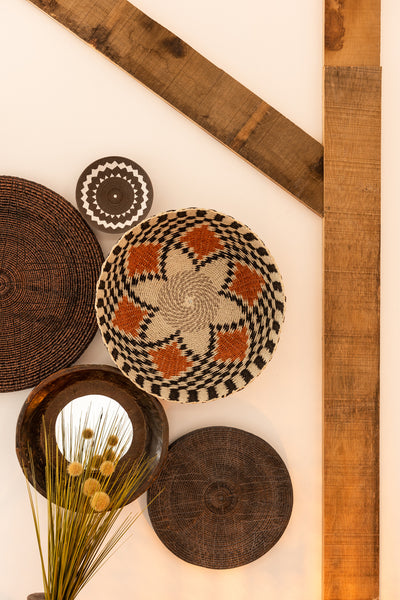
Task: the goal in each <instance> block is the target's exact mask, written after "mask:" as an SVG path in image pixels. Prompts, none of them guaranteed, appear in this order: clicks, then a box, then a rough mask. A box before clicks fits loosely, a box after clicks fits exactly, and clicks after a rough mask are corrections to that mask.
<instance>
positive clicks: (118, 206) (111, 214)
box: [76, 156, 153, 234]
mask: <svg viewBox="0 0 400 600" xmlns="http://www.w3.org/2000/svg"><path fill="white" fill-rule="evenodd" d="M152 202H153V186H152V184H151V181H150V178H149V176H148V175H147V173H146V171H145V170H144V169H142V167H141V166H140V165H138V164H137V163H135V162H133V161H132V160H130V159H129V158H123V157H122V156H106V157H105V158H100V159H99V160H96V161H95V162H93V163H91V164H90V165H89V166H88V167H86V169H85V170H84V171H83V173H82V175H81V176H80V178H79V180H78V183H77V186H76V203H77V205H78V208H79V210H80V211H81V213H82V214H83V216H84V217H85V219H86V220H87V221H88V222H89V223H90V224H91V225H93V226H94V227H96V228H97V229H100V230H101V231H106V232H107V233H119V234H121V233H123V232H124V231H127V230H128V229H131V227H133V226H134V225H136V224H137V223H140V222H141V221H143V219H144V218H145V217H146V216H147V214H148V213H149V211H150V208H151V205H152Z"/></svg>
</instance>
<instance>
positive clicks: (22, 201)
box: [0, 177, 103, 392]
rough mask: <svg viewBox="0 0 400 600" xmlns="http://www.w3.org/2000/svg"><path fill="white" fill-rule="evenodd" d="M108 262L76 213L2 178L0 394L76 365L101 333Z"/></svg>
mask: <svg viewBox="0 0 400 600" xmlns="http://www.w3.org/2000/svg"><path fill="white" fill-rule="evenodd" d="M102 262H103V255H102V252H101V248H100V246H99V244H98V242H97V240H96V238H95V236H94V235H93V233H92V231H91V230H90V228H89V226H88V225H87V224H86V222H85V221H84V219H83V218H82V217H81V215H80V214H79V212H78V211H77V210H76V209H75V208H74V207H73V206H72V205H71V204H70V203H69V202H67V201H66V200H64V198H62V197H61V196H59V195H58V194H56V193H55V192H52V191H51V190H49V189H47V188H45V187H44V186H42V185H39V184H37V183H33V182H31V181H26V180H24V179H19V178H16V177H0V392H9V391H14V390H20V389H25V388H27V387H31V386H34V385H36V384H37V383H39V381H41V380H42V379H44V378H45V377H47V375H50V373H53V372H54V371H57V370H58V369H60V368H62V367H65V366H68V365H70V364H72V363H73V362H74V361H75V360H77V358H79V356H80V355H81V354H82V352H83V351H84V350H85V349H86V347H87V346H88V344H89V342H90V341H91V340H92V338H93V336H94V334H95V333H96V331H97V327H96V316H95V311H94V309H93V305H94V299H95V288H96V281H97V278H98V276H99V273H100V269H101V264H102Z"/></svg>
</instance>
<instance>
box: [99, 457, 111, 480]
mask: <svg viewBox="0 0 400 600" xmlns="http://www.w3.org/2000/svg"><path fill="white" fill-rule="evenodd" d="M114 471H115V465H114V463H113V462H111V460H105V461H104V462H103V463H101V465H100V473H101V474H102V475H103V476H104V477H110V475H112V474H113V473H114Z"/></svg>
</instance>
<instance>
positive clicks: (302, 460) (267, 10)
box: [0, 0, 400, 600]
mask: <svg viewBox="0 0 400 600" xmlns="http://www.w3.org/2000/svg"><path fill="white" fill-rule="evenodd" d="M322 4H323V3H322V2H321V1H320V0H302V2H299V1H298V0H286V2H280V3H278V2H265V1H263V0H248V1H247V2H246V3H245V2H243V1H242V0H240V1H239V0H218V2H215V0H201V1H200V0H190V1H189V2H188V0H168V2H166V1H165V0H140V1H138V2H137V5H138V6H139V8H141V9H142V10H144V11H145V12H147V13H148V14H149V15H150V16H152V17H153V18H155V19H156V20H158V21H159V22H161V23H162V24H164V25H165V26H166V27H169V28H170V29H171V30H172V31H174V33H176V34H177V35H179V36H181V37H182V38H183V39H184V40H185V41H187V42H188V43H190V44H191V45H192V46H193V47H195V48H196V49H197V50H199V51H200V52H201V53H203V54H204V55H206V56H207V57H208V58H209V59H210V60H212V61H213V62H215V63H216V64H217V65H218V66H220V67H221V68H223V69H225V70H226V71H227V72H228V73H230V74H231V75H233V76H234V77H236V78H237V79H239V80H240V81H241V82H242V83H244V84H245V85H247V86H248V87H249V88H250V89H252V90H253V91H254V92H256V93H258V94H259V95H260V96H261V97H263V98H264V99H265V100H267V101H268V102H269V103H270V104H271V105H272V106H274V107H275V108H277V109H278V110H280V111H281V112H283V113H284V114H285V115H286V116H287V117H289V118H291V119H292V120H294V121H295V122H296V123H297V124H298V125H299V126H301V127H302V128H304V129H305V130H306V131H307V132H308V133H310V134H311V135H313V136H314V137H316V138H317V139H319V140H321V137H322V134H321V128H322V126H321V121H322V103H321V98H322V69H321V67H322V21H323V17H322ZM386 4H387V9H388V13H389V15H390V12H392V13H393V12H394V10H397V8H395V7H394V0H386ZM399 16H400V15H399V14H398V10H397V17H399ZM398 22H399V19H398V18H397V20H395V19H394V18H393V16H392V17H390V16H388V17H387V24H386V31H387V33H388V37H389V38H390V39H392V41H393V40H394V39H395V36H396V35H397V33H396V30H395V24H396V23H398ZM389 46H390V40H389V42H388V43H387V45H386V49H385V50H386V53H388V54H389ZM397 50H398V48H397ZM0 56H1V60H0V86H1V87H0V116H1V118H0V136H1V141H0V174H8V175H16V176H20V177H25V178H28V179H31V180H33V181H37V182H39V183H42V184H44V185H46V186H48V187H50V188H52V189H54V190H55V191H57V192H58V193H60V194H61V195H63V196H64V197H65V198H67V199H68V200H70V201H71V202H72V203H74V191H75V185H76V181H77V179H78V177H79V175H80V173H81V171H82V170H83V169H84V168H85V167H86V166H87V165H88V164H89V163H90V162H91V161H93V160H95V159H96V158H99V157H101V156H107V155H112V154H117V155H122V156H124V155H125V156H127V157H130V158H132V159H133V160H135V161H136V162H138V163H139V164H141V165H142V166H143V167H144V168H145V169H146V171H147V172H148V173H149V175H150V177H151V179H152V181H153V184H154V188H155V199H154V205H153V211H152V213H153V214H154V213H156V212H161V211H163V210H166V209H170V208H179V207H187V206H196V205H197V206H202V207H204V206H209V207H212V208H216V209H218V210H220V211H223V212H226V213H227V214H231V215H234V216H235V217H236V218H237V219H238V220H239V221H242V222H244V223H246V224H247V225H248V226H249V227H250V228H252V229H253V230H254V232H255V233H257V234H258V235H259V236H260V237H261V238H262V239H263V240H264V241H265V243H266V245H267V247H268V248H269V249H270V251H271V253H272V254H273V256H274V257H275V259H276V262H277V264H278V266H279V268H280V270H281V273H282V275H283V279H284V283H285V290H286V294H287V297H288V301H287V312H286V321H285V324H284V327H283V329H282V336H281V340H280V342H279V345H278V348H277V351H276V354H275V356H274V357H273V359H272V361H271V363H270V364H269V365H268V367H267V369H266V370H265V371H264V372H263V373H262V375H261V376H260V377H259V378H258V379H256V380H255V381H254V382H252V383H251V384H250V385H249V386H248V387H247V388H245V389H244V390H242V391H240V392H239V393H237V394H236V395H232V396H230V397H228V398H225V399H221V400H217V401H215V402H212V403H209V404H207V405H201V406H182V405H174V404H169V403H167V402H164V403H163V406H164V408H165V410H166V412H167V416H168V418H169V422H170V432H171V440H174V439H176V438H177V437H178V436H180V435H182V434H184V433H186V432H188V431H190V430H192V429H195V428H198V427H202V426H205V425H214V424H216V425H217V424H218V425H232V426H235V427H240V428H242V429H246V430H248V431H251V432H253V433H255V434H257V435H259V436H261V437H263V438H264V439H265V440H267V441H268V442H269V443H270V444H272V446H274V447H275V449H276V450H277V451H278V452H279V453H280V455H281V456H282V458H283V459H284V461H285V462H286V464H287V467H288V469H289V472H290V474H291V477H292V481H293V486H294V509H293V515H292V519H291V521H290V523H289V526H288V528H287V531H286V532H285V534H284V536H283V537H282V539H281V540H280V542H279V543H278V544H277V545H276V546H275V547H274V548H273V549H272V550H271V551H270V552H269V553H267V554H266V555H265V556H263V557H261V558H260V559H258V560H257V561H255V562H254V563H252V564H250V565H247V566H245V567H241V568H238V569H234V570H227V571H213V570H207V569H202V568H200V567H195V566H193V565H189V564H187V563H184V562H183V561H181V560H180V559H179V558H177V557H175V556H174V555H173V554H171V553H170V552H169V551H168V550H167V549H166V548H165V547H164V546H163V545H162V544H161V542H159V540H158V538H157V537H156V536H155V534H154V532H153V530H152V528H151V525H150V524H149V521H148V518H147V515H146V516H144V517H142V518H141V519H140V520H139V521H138V522H137V523H136V525H135V530H134V535H133V537H132V538H131V539H129V540H128V542H127V543H126V544H125V545H124V546H123V548H122V549H121V550H120V552H119V553H118V554H117V555H116V556H115V557H114V558H113V559H111V561H110V562H109V563H108V564H107V565H106V566H105V568H104V570H103V571H101V572H100V573H99V574H98V575H97V576H96V578H94V580H93V581H92V583H91V584H89V586H88V587H87V589H86V590H85V591H84V592H82V594H81V596H80V597H81V598H82V600H94V599H96V600H101V599H102V598H104V599H106V598H120V599H125V598H130V597H135V598H137V599H138V600H139V599H140V600H155V599H158V598H162V599H163V600H172V599H174V600H200V599H203V598H205V597H208V596H215V597H219V598H222V599H225V598H226V599H228V598H229V599H230V600H245V599H246V600H247V599H251V600H261V599H264V598H267V597H272V598H279V599H280V600H319V598H320V597H321V582H320V579H321V470H322V465H321V444H322V441H321V292H322V280H321V269H322V264H321V257H322V240H321V231H322V222H321V220H320V219H319V217H317V216H316V215H314V214H313V213H312V212H311V211H309V210H307V209H305V208H304V207H303V206H302V205H301V204H300V203H299V202H297V201H296V200H294V199H293V198H291V197H290V196H289V195H288V194H286V193H285V192H284V191H282V190H281V189H279V188H278V187H277V186H276V185H274V184H273V183H271V182H270V181H269V180H268V179H266V178H265V177H264V176H263V175H261V174H260V173H258V172H257V171H256V170H255V169H253V168H252V167H251V166H249V165H247V164H246V163H245V162H244V161H243V160H241V159H240V158H238V157H236V156H235V155H233V154H232V153H231V152H229V151H228V150H226V149H225V148H224V147H223V146H222V145H221V144H219V143H218V142H216V141H215V140H213V139H212V138H211V137H209V136H208V135H207V134H206V133H204V132H203V131H201V130H200V129H199V128H198V127H197V126H196V125H194V124H192V123H191V122H189V121H188V120H187V119H184V118H183V117H182V116H181V115H180V114H178V113H177V112H176V111H175V110H174V109H172V108H171V107H169V106H167V105H166V104H165V103H164V102H163V101H161V100H160V99H158V98H157V97H156V96H154V95H153V94H152V93H151V92H149V91H148V90H146V89H144V88H143V87H142V86H141V85H139V84H138V83H137V82H135V81H134V80H133V79H132V78H131V77H130V76H128V75H127V74H126V73H124V72H123V71H121V70H119V69H118V68H116V67H115V66H114V65H112V64H111V63H109V62H108V61H107V60H105V59H104V57H102V56H101V55H100V54H98V53H96V52H94V51H93V50H92V49H91V48H89V47H88V46H85V45H84V44H83V43H82V42H81V41H80V40H79V39H78V38H76V37H74V36H73V35H71V34H70V33H69V32H68V31H67V30H65V29H63V28H62V27H61V26H59V25H58V24H56V23H55V22H54V21H52V20H51V19H50V18H49V17H47V16H46V15H45V14H43V13H41V12H40V11H39V10H38V9H36V8H35V7H34V6H33V5H31V4H29V2H27V1H26V0H2V2H1V3H0ZM388 61H389V62H390V59H388ZM386 83H387V87H388V88H389V87H390V88H391V92H392V93H393V94H394V95H395V97H397V106H398V105H399V100H400V97H399V96H400V93H399V85H398V82H397V85H395V84H394V82H393V81H392V82H389V81H388V80H386ZM396 94H397V96H396ZM395 108H396V104H395V102H394V101H393V98H392V101H391V102H390V103H389V102H388V111H392V113H393V114H395ZM387 133H388V137H390V141H391V143H392V144H393V147H395V144H396V138H395V135H394V130H391V129H390V127H389V126H387ZM397 133H398V131H397ZM397 137H398V136H397ZM396 147H397V146H396ZM387 158H388V163H390V164H388V166H387V174H388V181H387V183H386V188H384V189H385V191H386V194H387V202H388V204H389V205H390V207H391V208H393V209H395V205H396V201H395V197H394V195H395V193H396V192H397V190H396V188H395V178H394V175H395V170H393V171H392V172H391V173H389V171H390V169H391V168H392V167H394V157H393V158H392V155H390V156H388V157H387ZM390 175H391V177H390ZM390 185H391V186H392V187H391V188H390V189H389V186H390ZM391 194H392V195H391ZM388 212H389V211H388ZM391 215H392V216H393V213H391ZM386 218H387V221H386V232H387V234H388V237H389V236H392V237H393V236H395V235H396V233H397V229H396V221H395V220H394V219H392V220H391V219H390V216H389V215H388V213H386ZM397 223H398V220H397ZM99 239H100V242H101V244H102V246H103V249H104V252H105V253H107V252H108V250H109V249H110V247H111V246H112V245H113V243H114V242H115V241H116V238H115V236H112V235H107V234H100V235H99ZM389 243H390V241H388V242H386V244H387V245H384V258H385V256H386V258H387V259H388V263H389V246H388V244H389ZM397 250H399V249H398V248H397ZM393 260H394V259H393V258H392V263H391V264H390V265H389V266H388V269H387V271H385V272H384V275H385V279H384V282H386V285H387V289H388V290H390V291H392V292H393V295H391V297H390V301H389V303H388V304H385V300H384V303H383V308H384V309H387V310H388V311H390V310H391V311H392V313H391V314H393V318H394V319H396V318H397V314H396V313H397V310H396V302H395V298H396V297H397V299H398V286H397V287H396V286H395V287H394V288H393V287H391V286H392V285H393V284H391V283H390V282H389V279H390V275H391V271H393V272H394V266H393ZM396 281H397V283H398V275H397V280H396ZM384 289H385V288H384ZM395 294H397V296H396V295H395ZM397 304H398V302H397ZM386 319H387V320H386ZM388 321H389V317H385V315H384V321H383V324H384V326H385V327H386V328H385V329H384V331H385V332H386V338H385V339H384V340H383V342H384V344H383V347H384V350H385V352H386V354H385V357H386V359H387V360H388V363H387V365H386V370H385V366H384V369H383V373H384V375H386V376H387V384H386V385H387V386H388V387H387V392H388V394H387V398H385V412H384V415H383V416H384V419H383V420H384V423H383V425H384V426H386V427H387V429H388V441H389V443H390V444H392V446H387V445H385V437H383V448H382V451H383V456H384V457H386V458H387V459H388V461H389V462H388V464H390V465H391V466H392V469H393V470H395V468H396V466H395V464H394V463H393V460H392V462H390V455H391V454H392V453H393V452H394V450H395V449H396V444H397V451H398V449H399V447H398V442H396V439H395V426H394V425H393V423H394V422H397V424H398V423H399V415H398V414H397V415H396V414H395V417H396V421H393V420H392V419H391V417H390V415H389V412H390V411H391V410H392V409H394V410H395V389H396V385H395V384H396V382H395V380H394V379H395V378H394V377H393V376H392V378H391V377H390V375H391V373H390V368H389V367H390V366H392V367H393V371H394V372H396V371H397V369H396V365H395V364H394V363H395V358H394V355H393V354H391V353H390V349H392V350H393V349H394V348H395V346H394V342H395V340H394V338H395V335H396V332H397V333H398V327H397V330H396V326H395V327H393V323H391V326H389V324H388ZM398 322H399V320H398V318H397V320H396V323H398ZM397 337H398V336H397ZM391 344H392V345H391ZM389 361H391V363H393V364H391V363H390V362H389ZM79 362H80V363H84V362H86V363H95V362H96V363H108V364H111V362H112V361H111V359H110V358H109V356H108V354H107V351H106V349H105V348H104V347H103V344H102V342H101V339H100V335H99V334H97V335H96V338H95V340H94V341H93V342H92V344H91V345H90V347H89V348H88V350H87V351H86V352H85V353H84V355H83V356H82V357H81V359H80V361H79ZM27 393H28V392H27V391H22V392H15V393H12V394H2V395H1V396H0V456H1V468H2V483H1V484H0V600H21V599H24V598H25V597H26V595H27V594H28V593H30V592H33V591H39V590H41V589H42V585H41V578H40V568H39V560H38V553H37V550H36V547H35V540H34V531H33V524H32V521H31V516H30V512H29V506H28V500H27V494H26V490H25V483H24V479H23V476H22V473H21V471H20V468H19V465H18V463H17V460H16V457H15V452H14V434H15V425H16V420H17V417H18V413H19V410H20V408H21V405H22V404H23V402H24V400H25V398H26V396H27ZM390 423H391V424H390ZM389 429H390V431H389ZM385 435H386V434H385ZM397 437H398V436H397ZM397 468H398V463H397ZM383 471H384V475H385V476H386V477H387V478H388V476H389V474H388V472H387V471H388V469H385V467H384V469H383ZM386 481H388V479H386ZM391 483H392V482H391ZM398 490H399V481H398V478H397V480H396V484H395V492H396V494H397V497H398ZM383 491H384V495H383V496H384V497H383V509H384V515H386V516H385V517H384V518H383V526H384V528H383V542H384V547H383V557H390V556H391V555H393V553H394V551H395V549H396V548H397V546H396V539H395V538H394V536H393V535H392V534H391V533H388V532H390V531H391V529H390V524H389V522H388V519H389V518H390V515H391V516H392V517H395V515H396V506H395V503H394V501H393V495H392V490H391V488H390V489H389V487H388V483H385V481H384V484H383ZM143 506H144V499H143V498H142V499H141V500H140V501H138V502H137V503H136V507H135V506H134V505H133V506H131V507H129V508H128V509H126V510H131V509H134V508H137V507H143ZM397 542H398V536H397ZM385 544H386V546H385ZM383 570H384V575H385V582H384V584H383V591H384V596H383V598H384V599H385V600H392V599H394V598H400V595H399V594H400V593H399V592H398V591H396V590H397V589H398V588H399V587H400V586H399V585H397V588H396V573H395V570H394V569H392V567H391V564H390V558H389V559H388V561H387V562H386V563H385V566H384V568H383ZM397 583H399V582H397ZM396 594H397V595H396Z"/></svg>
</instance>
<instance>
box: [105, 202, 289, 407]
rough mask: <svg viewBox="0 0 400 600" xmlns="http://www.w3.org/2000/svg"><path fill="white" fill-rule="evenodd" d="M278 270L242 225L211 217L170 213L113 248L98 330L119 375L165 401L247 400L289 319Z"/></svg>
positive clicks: (205, 212)
mask: <svg viewBox="0 0 400 600" xmlns="http://www.w3.org/2000/svg"><path fill="white" fill-rule="evenodd" d="M284 304H285V295H284V292H283V289H282V280H281V276H280V274H279V272H278V270H277V267H276V266H275V263H274V261H273V259H272V257H271V256H270V254H269V253H268V251H267V249H266V248H265V246H264V244H263V243H262V242H261V240H259V239H258V238H257V237H256V236H255V235H254V234H253V233H252V232H251V231H250V230H249V229H248V227H246V226H245V225H242V224H240V223H238V222H237V221H235V220H234V219H233V218H232V217H228V216H226V215H223V214H220V213H218V212H215V211H214V210H200V209H195V208H193V209H187V210H180V211H170V212H166V213H163V214H160V215H157V216H155V217H152V218H151V219H148V220H147V221H144V222H143V223H141V224H140V225H138V226H136V227H134V228H133V229H131V230H130V231H129V232H127V233H126V234H125V235H124V236H123V237H122V238H121V239H120V241H119V242H118V243H117V244H116V246H114V248H113V250H112V251H111V253H110V255H109V257H108V258H107V260H106V262H105V263H104V265H103V270H102V273H101V276H100V279H99V282H98V286H97V299H96V311H97V320H98V324H99V327H100V330H101V332H102V336H103V340H104V342H105V344H106V346H107V348H108V350H109V352H110V354H111V357H112V358H113V360H114V362H115V363H116V365H117V366H118V367H119V368H120V369H121V371H122V372H123V373H125V374H126V375H127V376H128V377H129V379H131V380H132V381H133V382H134V383H135V384H136V385H138V386H139V387H141V388H142V389H144V390H145V391H147V392H149V393H151V394H153V395H155V396H157V397H159V398H163V399H166V400H172V401H178V402H205V401H208V400H213V399H215V398H220V397H223V396H226V395H228V394H230V393H232V392H234V391H236V390H240V389H241V388H243V387H244V386H245V385H246V384H247V383H249V382H250V381H251V380H252V379H253V378H254V377H255V376H256V375H258V374H259V373H260V371H261V370H262V369H263V368H264V367H265V366H266V364H267V363H268V361H269V360H270V358H271V356H272V353H273V351H274V349H275V346H276V344H277V342H278V338H279V333H280V328H281V324H282V322H283V319H284Z"/></svg>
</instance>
